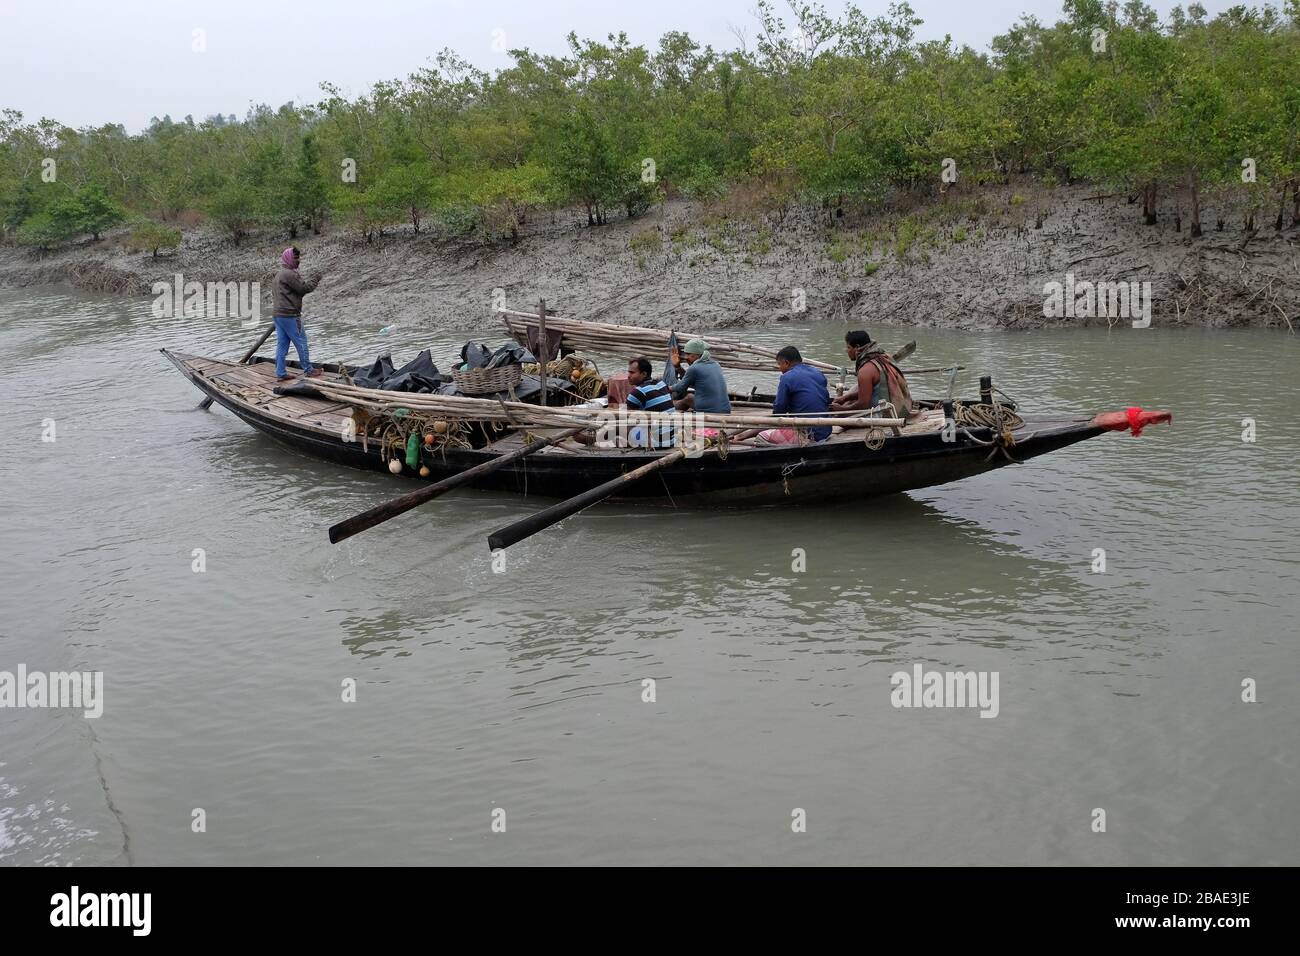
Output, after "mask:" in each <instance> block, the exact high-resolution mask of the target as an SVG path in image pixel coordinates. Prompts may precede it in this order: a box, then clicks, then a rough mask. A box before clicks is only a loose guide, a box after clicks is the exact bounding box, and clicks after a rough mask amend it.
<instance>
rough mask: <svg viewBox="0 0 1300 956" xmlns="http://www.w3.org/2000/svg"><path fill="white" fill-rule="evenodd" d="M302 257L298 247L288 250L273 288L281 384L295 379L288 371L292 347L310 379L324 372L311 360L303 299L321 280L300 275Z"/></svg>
mask: <svg viewBox="0 0 1300 956" xmlns="http://www.w3.org/2000/svg"><path fill="white" fill-rule="evenodd" d="M301 259H302V253H301V252H299V251H298V247H297V246H291V247H290V248H288V249H286V250H284V252H283V253H282V254H281V256H280V271H279V272H277V273H276V274H275V282H274V284H273V285H272V289H271V293H272V313H271V314H272V315H274V316H275V377H276V379H277V380H279V381H281V382H285V381H288V380H289V378H290V377H291V376H290V375H289V374H288V372H287V371H286V370H285V367H284V359H285V356H287V355H288V354H289V343H290V342H292V343H293V347H294V349H296V350H297V352H298V363H299V364H300V365H301V366H302V371H303V374H304V375H306V376H307V377H308V378H319V377H320V374H321V371H320V369H318V368H314V367H313V366H312V364H311V359H310V358H308V357H307V333H306V332H304V331H303V328H302V297H303V296H304V295H306V294H307V293H308V292H311V291H312V290H313V289H315V288H316V286H317V284H318V283H319V282H320V278H319V277H317V278H313V279H304V278H303V277H302V276H301V275H299V274H298V263H299V262H300V261H301Z"/></svg>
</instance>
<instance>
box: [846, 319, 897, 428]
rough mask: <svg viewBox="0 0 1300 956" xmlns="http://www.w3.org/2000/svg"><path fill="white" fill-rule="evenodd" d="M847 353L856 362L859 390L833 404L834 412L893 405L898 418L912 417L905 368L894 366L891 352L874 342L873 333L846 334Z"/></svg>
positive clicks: (856, 389)
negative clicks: (886, 404)
mask: <svg viewBox="0 0 1300 956" xmlns="http://www.w3.org/2000/svg"><path fill="white" fill-rule="evenodd" d="M844 345H845V351H846V352H848V354H849V358H850V359H853V362H854V365H855V367H857V371H858V388H855V389H849V390H848V392H845V393H844V394H842V395H840V397H839V398H836V399H835V401H833V402H831V410H832V411H848V410H850V408H874V407H876V406H878V405H884V403H885V402H889V403H891V405H893V408H894V415H896V416H897V418H901V419H906V418H911V393H910V392H909V390H907V378H906V377H905V376H904V373H902V369H901V368H898V365H896V364H894V360H893V359H892V358H891V356H889V352H887V351H885V350H884V347H881V345H880V343H879V342H875V341H872V339H871V334H870V333H867V332H862V330H855V332H849V333H845V336H844Z"/></svg>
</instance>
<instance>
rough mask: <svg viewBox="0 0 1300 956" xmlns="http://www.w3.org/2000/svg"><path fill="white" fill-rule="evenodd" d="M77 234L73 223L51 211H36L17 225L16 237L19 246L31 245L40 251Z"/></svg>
mask: <svg viewBox="0 0 1300 956" xmlns="http://www.w3.org/2000/svg"><path fill="white" fill-rule="evenodd" d="M76 234H77V228H76V226H75V225H73V224H72V223H70V222H69V221H68V220H67V217H66V216H60V215H58V214H57V213H55V212H52V211H49V210H47V211H43V212H38V213H37V214H36V215H34V216H32V217H30V218H29V219H28V220H27V221H26V222H24V223H23V224H22V225H21V226H19V227H18V233H17V239H18V244H19V245H21V246H32V247H35V248H37V249H40V250H42V251H44V250H46V249H50V248H51V247H53V246H56V245H58V244H59V243H61V242H67V241H68V240H69V239H71V238H72V237H73V236H75V235H76Z"/></svg>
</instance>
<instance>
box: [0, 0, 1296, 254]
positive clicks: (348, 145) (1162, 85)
mask: <svg viewBox="0 0 1300 956" xmlns="http://www.w3.org/2000/svg"><path fill="white" fill-rule="evenodd" d="M920 23H921V21H920V20H919V19H918V18H917V17H916V16H915V14H914V13H913V11H912V9H911V8H910V7H909V6H908V5H907V4H906V3H898V4H894V5H891V6H890V7H889V10H888V13H887V14H886V15H884V16H880V17H868V16H867V15H865V14H863V13H861V12H860V11H858V10H857V9H856V8H853V7H849V8H848V11H847V12H846V13H845V14H844V15H843V16H842V17H838V18H836V17H832V16H830V15H828V14H827V13H826V12H825V11H824V10H823V9H822V8H821V7H820V6H818V5H816V4H808V5H805V4H793V5H792V6H791V8H790V9H789V10H778V9H777V8H776V7H774V6H772V5H771V4H770V3H768V2H762V3H760V6H759V10H758V21H757V23H756V24H755V26H754V27H753V29H752V30H751V31H749V32H748V33H744V32H743V31H741V32H740V33H738V41H739V42H738V44H737V46H736V48H734V49H730V50H725V51H717V50H714V49H712V48H709V47H701V46H700V45H699V44H697V43H696V42H694V41H693V40H692V39H691V38H690V37H688V36H686V35H685V34H682V33H668V34H666V35H665V36H664V37H663V38H662V40H661V41H660V43H659V46H658V48H657V49H654V50H651V49H647V48H645V47H642V46H636V45H632V44H631V43H629V42H628V40H627V39H626V38H625V37H623V36H617V37H610V38H609V39H608V40H607V41H605V42H596V41H591V40H583V39H579V38H578V37H577V36H576V35H572V34H571V35H570V37H569V51H568V53H567V54H566V55H564V56H545V55H540V54H536V53H533V52H531V51H528V50H515V51H512V52H511V58H512V65H511V66H509V67H507V68H505V69H502V70H500V71H498V72H496V73H493V74H488V73H485V72H483V71H480V70H478V69H476V68H474V67H473V66H471V65H470V64H469V63H467V62H466V61H465V60H463V59H461V58H460V57H458V56H457V55H456V54H454V53H452V52H450V51H445V52H443V53H441V54H439V55H437V56H436V57H434V58H433V60H432V61H431V64H430V66H429V67H428V68H426V69H422V70H420V71H419V72H417V73H415V74H413V75H411V76H409V77H407V78H405V79H402V80H393V81H385V82H380V83H377V84H376V85H375V86H374V87H373V88H372V89H371V90H370V91H368V92H366V93H365V94H362V95H359V96H354V97H350V96H347V95H345V94H344V93H343V92H342V91H340V90H339V89H337V88H335V87H333V86H331V85H329V84H325V85H323V87H322V92H323V96H322V98H321V100H320V101H319V102H317V103H314V104H287V105H284V106H281V107H279V108H278V109H273V108H271V107H268V106H262V107H257V108H255V109H252V110H250V111H249V112H248V114H247V115H246V116H245V117H244V118H243V119H242V120H241V119H237V118H236V117H235V116H233V115H231V116H220V115H218V116H212V117H209V118H207V119H206V120H203V121H202V122H196V121H195V120H193V119H192V118H191V117H185V118H184V119H183V120H179V121H177V120H173V119H171V118H170V117H163V118H161V119H155V120H154V122H153V123H152V124H151V125H150V127H149V128H148V129H147V130H145V131H143V132H141V133H138V134H130V133H128V132H127V131H126V130H125V129H124V128H123V127H121V126H118V125H105V126H101V127H97V128H85V129H72V128H69V127H67V126H64V125H62V124H60V123H58V122H57V121H54V120H51V119H42V120H40V121H37V122H26V121H25V120H24V117H23V116H22V115H21V114H19V113H17V112H15V111H12V110H8V111H5V112H4V113H3V117H2V118H0V221H2V222H3V230H4V236H5V238H6V240H7V241H11V242H16V243H19V244H23V245H27V246H31V247H33V248H37V249H48V248H51V247H53V246H57V245H58V244H60V243H66V242H68V241H71V240H74V239H76V238H78V237H85V236H90V237H93V238H96V239H97V238H98V237H99V235H100V234H101V233H102V232H103V231H104V230H105V229H107V228H110V227H112V226H115V225H118V224H121V223H128V224H130V225H131V227H132V233H133V235H134V237H135V238H134V239H133V243H134V245H135V247H137V248H139V249H143V250H146V251H151V252H152V253H153V254H154V255H155V256H156V255H157V252H158V250H159V249H160V248H167V247H169V246H173V245H175V244H176V242H178V241H179V236H178V235H177V234H176V230H177V229H178V228H187V227H190V226H194V225H196V224H198V223H200V222H202V221H205V220H206V221H208V222H210V223H211V224H213V225H214V226H216V227H218V228H220V229H221V230H222V231H223V232H224V233H225V234H226V235H227V236H228V237H229V239H230V240H232V241H233V242H235V243H238V242H240V241H241V240H243V239H244V238H245V237H247V236H249V235H251V234H255V233H261V234H267V233H270V234H278V235H283V236H284V237H286V238H289V239H293V238H296V237H298V236H299V235H301V234H303V233H304V232H307V231H319V230H321V229H322V228H323V226H325V224H326V223H333V224H334V225H336V226H343V227H345V228H347V229H349V230H351V231H353V232H354V233H355V234H356V235H357V236H358V237H361V238H364V240H365V241H367V242H375V241H382V239H383V236H384V231H385V230H386V229H391V228H392V227H394V226H396V225H398V224H402V225H404V226H405V227H408V228H409V229H411V230H413V231H414V232H416V233H419V232H421V231H422V230H432V231H436V232H437V233H439V234H443V235H455V236H462V237H464V236H473V237H476V238H477V239H478V240H480V241H482V242H485V243H495V242H510V241H513V240H517V239H518V237H519V232H520V228H521V226H523V225H524V224H525V223H526V222H527V221H528V219H529V217H530V216H534V215H536V214H538V213H539V212H540V211H543V210H546V209H554V208H560V207H565V208H572V207H576V208H578V209H580V210H582V211H583V212H584V213H585V221H586V222H587V224H588V225H591V226H597V225H601V224H604V223H605V222H607V221H608V219H609V217H611V216H617V217H626V218H635V217H637V216H639V215H641V214H642V213H644V212H645V211H646V210H647V209H648V208H650V207H651V206H652V205H654V204H656V203H658V202H660V201H662V199H663V198H664V197H666V196H673V195H682V196H686V197H689V198H693V199H700V200H705V201H721V200H723V199H724V198H726V197H731V198H732V200H733V202H732V204H733V205H735V200H736V197H741V198H742V199H743V205H744V206H745V207H746V208H747V209H750V210H754V209H760V210H766V211H776V210H781V209H786V208H790V207H792V206H794V205H805V206H808V207H811V208H814V209H817V210H819V211H820V214H821V215H824V216H825V218H826V221H827V223H828V224H830V225H832V226H834V225H835V224H836V223H837V222H838V221H840V220H841V219H842V217H843V216H844V215H845V214H846V212H852V211H854V210H863V209H878V208H880V207H881V206H882V205H883V204H886V203H889V202H896V201H897V200H898V199H899V198H900V197H903V198H910V199H913V200H915V199H917V198H922V199H931V200H937V201H941V202H943V203H945V204H946V203H959V202H961V201H962V196H961V194H962V192H963V189H964V188H966V187H968V186H969V185H970V184H987V183H1000V182H1008V181H1009V180H1010V178H1011V177H1020V176H1032V177H1034V178H1036V179H1038V180H1039V181H1040V182H1041V183H1042V184H1044V185H1045V186H1047V187H1049V188H1050V187H1051V186H1052V185H1054V184H1058V183H1068V182H1074V181H1078V180H1088V181H1091V182H1095V183H1097V184H1099V185H1101V186H1104V187H1107V188H1110V189H1113V190H1115V191H1117V192H1120V193H1124V194H1127V195H1128V196H1129V198H1130V201H1131V202H1132V203H1133V207H1134V215H1135V216H1140V217H1142V219H1143V221H1145V222H1147V223H1148V224H1152V225H1155V224H1156V222H1157V210H1158V208H1164V209H1168V203H1167V202H1164V200H1167V199H1169V198H1170V197H1176V204H1175V209H1176V212H1175V216H1174V219H1175V222H1174V223H1173V224H1172V225H1173V226H1174V227H1175V228H1178V229H1182V228H1183V227H1184V226H1186V229H1187V232H1188V233H1189V235H1190V236H1192V237H1196V236H1199V235H1201V233H1202V230H1203V229H1204V228H1206V227H1207V226H1206V224H1207V223H1212V227H1213V228H1217V229H1220V230H1222V229H1223V228H1225V222H1226V223H1227V224H1228V228H1232V229H1234V230H1238V229H1240V230H1245V231H1246V232H1248V233H1249V232H1254V231H1256V230H1258V229H1260V228H1264V227H1266V226H1272V227H1273V228H1276V229H1282V228H1284V227H1286V226H1289V225H1295V224H1296V222H1297V220H1300V83H1297V80H1296V64H1297V63H1300V0H1287V3H1286V6H1285V7H1284V8H1282V9H1278V8H1275V7H1271V6H1264V7H1245V6H1238V7H1233V8H1232V9H1230V10H1228V11H1226V12H1225V13H1223V14H1222V15H1220V16H1217V17H1215V18H1209V17H1208V16H1207V14H1206V12H1205V10H1204V9H1203V8H1202V7H1201V6H1200V5H1199V4H1195V3H1193V4H1191V5H1190V6H1188V7H1187V8H1186V9H1183V8H1181V7H1178V8H1175V9H1174V10H1173V12H1172V13H1171V15H1170V17H1169V18H1168V19H1167V20H1166V21H1164V22H1163V23H1162V22H1160V21H1159V19H1158V17H1157V15H1156V13H1155V12H1154V11H1153V10H1152V8H1150V7H1148V6H1147V5H1145V4H1144V3H1141V2H1140V0H1130V2H1127V3H1124V4H1123V5H1122V6H1121V5H1119V4H1117V3H1114V2H1108V3H1103V2H1099V0H1067V2H1066V4H1065V12H1064V17H1063V18H1062V19H1061V20H1060V22H1058V23H1056V24H1055V25H1052V26H1047V25H1043V24H1040V23H1038V22H1037V21H1035V20H1034V19H1032V18H1027V19H1024V20H1022V21H1021V22H1019V23H1017V24H1016V25H1014V26H1013V27H1012V28H1011V29H1009V30H1008V31H1007V32H1006V33H1004V34H1002V35H1001V36H998V37H997V38H996V39H995V40H994V42H993V44H992V50H991V52H990V53H988V54H984V53H979V52H976V51H974V50H971V49H970V48H966V47H957V46H954V45H952V44H951V43H949V42H945V41H926V42H922V41H919V40H918V39H917V38H916V28H917V27H918V26H920ZM945 172H946V175H945ZM954 177H955V179H954ZM909 221H910V220H909ZM971 222H972V227H971V228H972V229H974V228H976V227H975V226H974V222H975V220H971ZM960 228H961V229H962V233H961V235H962V236H963V238H964V236H965V226H962V227H960ZM640 241H641V242H643V243H645V248H641V249H639V250H638V252H639V254H640V255H641V256H642V258H643V260H644V259H648V258H650V257H652V256H653V254H655V253H656V252H657V251H658V249H657V247H656V248H651V247H650V243H649V242H648V241H647V240H644V239H643V240H640ZM892 241H893V243H894V245H895V247H896V251H898V254H899V255H900V256H903V255H906V253H907V252H908V250H909V249H912V248H913V247H914V246H917V245H918V244H919V245H920V246H923V245H924V244H925V242H926V241H927V240H926V236H925V233H924V230H923V229H920V230H918V229H914V228H909V229H907V230H904V231H903V232H900V233H899V234H898V235H896V236H895V237H893V240H892ZM957 241H961V240H957ZM834 248H841V246H838V245H837V246H834Z"/></svg>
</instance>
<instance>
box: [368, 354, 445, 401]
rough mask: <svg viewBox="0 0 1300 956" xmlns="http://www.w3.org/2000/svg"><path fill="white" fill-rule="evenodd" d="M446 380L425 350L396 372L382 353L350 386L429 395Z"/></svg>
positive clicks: (388, 358)
mask: <svg viewBox="0 0 1300 956" xmlns="http://www.w3.org/2000/svg"><path fill="white" fill-rule="evenodd" d="M448 381H449V379H448V378H447V377H446V376H445V375H443V374H442V373H441V372H439V371H438V366H436V365H434V364H433V356H432V355H430V354H429V350H428V349H425V350H424V351H423V352H421V353H420V354H419V355H417V356H416V357H415V358H414V359H412V360H411V361H409V362H407V363H406V364H405V365H403V366H402V367H401V368H399V369H394V368H393V358H392V356H391V355H390V354H389V353H387V352H385V353H384V354H383V355H381V356H379V358H377V359H375V361H374V364H373V365H371V366H370V368H368V369H367V370H366V371H364V372H356V373H354V374H353V376H352V384H353V385H356V386H358V387H360V388H379V389H383V390H385V391H388V392H414V393H417V394H428V393H430V392H437V391H439V390H440V389H441V388H442V387H443V385H445V384H446V383H447V382H448Z"/></svg>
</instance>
